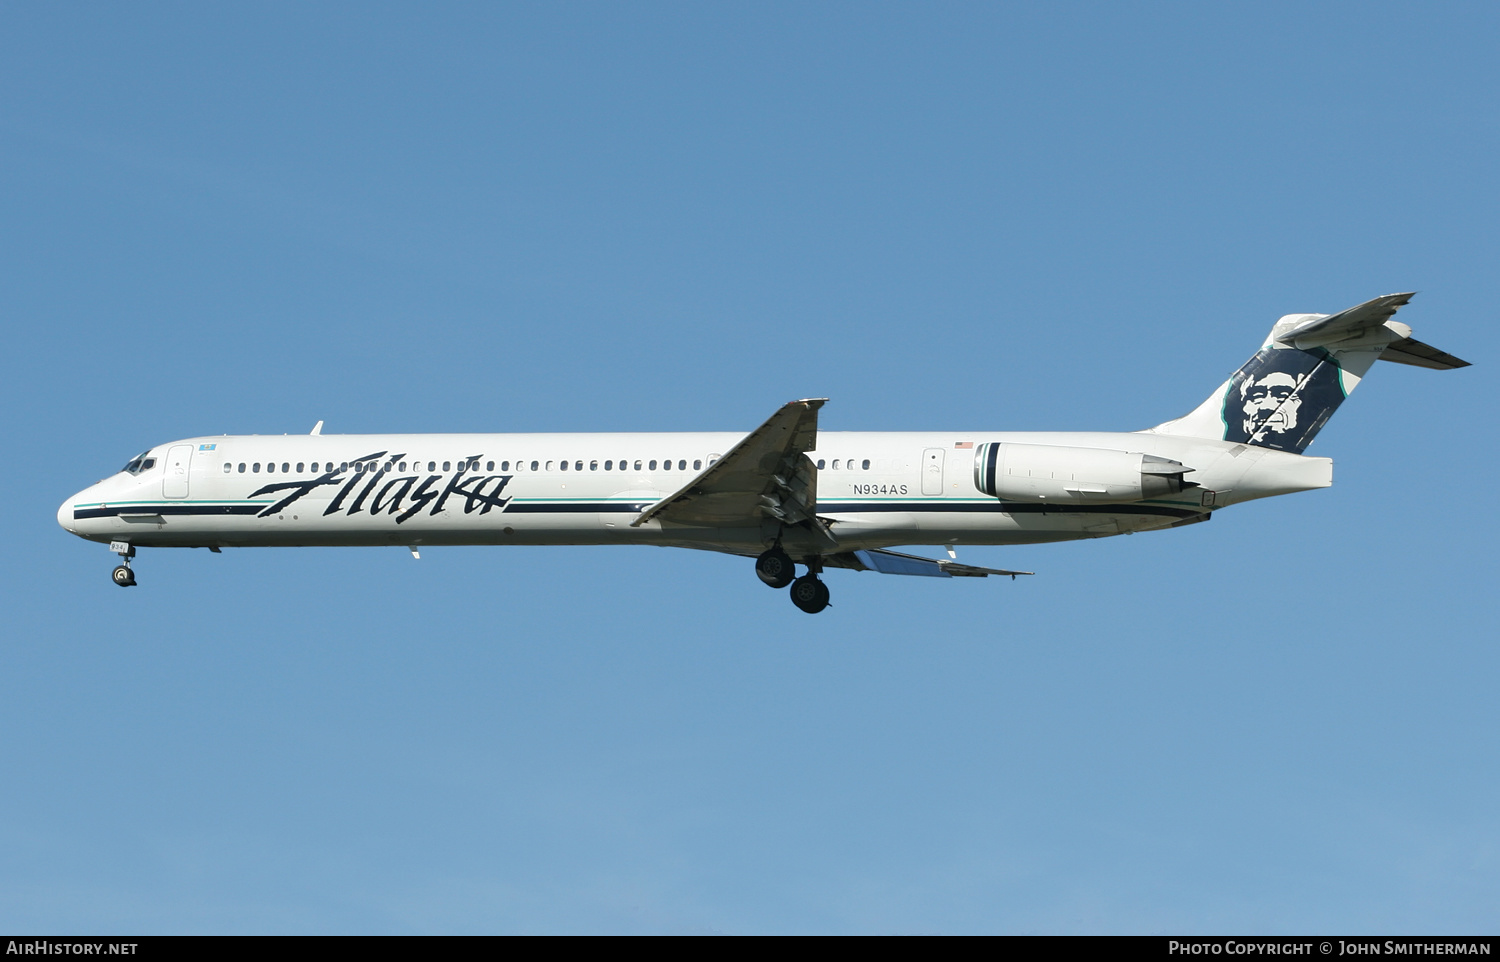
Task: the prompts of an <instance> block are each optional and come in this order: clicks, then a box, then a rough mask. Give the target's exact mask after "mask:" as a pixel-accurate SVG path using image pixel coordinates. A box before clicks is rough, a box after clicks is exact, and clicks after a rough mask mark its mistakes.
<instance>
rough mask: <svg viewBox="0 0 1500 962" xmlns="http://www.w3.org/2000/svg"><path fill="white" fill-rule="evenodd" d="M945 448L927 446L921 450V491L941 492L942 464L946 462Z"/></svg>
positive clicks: (927, 492)
mask: <svg viewBox="0 0 1500 962" xmlns="http://www.w3.org/2000/svg"><path fill="white" fill-rule="evenodd" d="M947 460H948V452H947V449H945V448H928V449H927V450H925V451H923V452H922V493H923V494H926V495H934V494H942V493H943V465H944V464H946V463H947Z"/></svg>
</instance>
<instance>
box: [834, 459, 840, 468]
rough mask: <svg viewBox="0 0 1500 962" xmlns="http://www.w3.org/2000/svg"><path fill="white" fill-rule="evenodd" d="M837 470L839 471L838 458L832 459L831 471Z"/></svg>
mask: <svg viewBox="0 0 1500 962" xmlns="http://www.w3.org/2000/svg"><path fill="white" fill-rule="evenodd" d="M838 469H839V459H838V458H834V459H833V470H835V471H837V470H838Z"/></svg>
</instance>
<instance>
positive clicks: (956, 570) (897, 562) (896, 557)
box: [823, 548, 1033, 579]
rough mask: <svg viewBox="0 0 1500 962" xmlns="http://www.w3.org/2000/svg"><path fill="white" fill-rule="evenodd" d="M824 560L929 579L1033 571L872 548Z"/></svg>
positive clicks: (883, 572) (862, 569)
mask: <svg viewBox="0 0 1500 962" xmlns="http://www.w3.org/2000/svg"><path fill="white" fill-rule="evenodd" d="M823 563H824V564H827V565H830V566H832V567H835V568H853V569H855V570H856V571H878V572H880V573H881V574H883V575H921V576H924V577H928V578H988V577H989V576H990V575H1010V577H1011V578H1012V579H1014V578H1015V577H1016V575H1029V574H1032V573H1033V572H1030V571H1007V570H1005V569H1004V568H980V567H978V566H977V565H964V564H959V563H958V562H957V561H937V560H934V559H932V558H919V557H917V556H916V555H914V554H902V553H901V552H899V551H887V550H885V549H884V548H872V549H870V550H868V551H848V552H844V553H841V554H836V555H830V556H828V557H826V558H824V559H823Z"/></svg>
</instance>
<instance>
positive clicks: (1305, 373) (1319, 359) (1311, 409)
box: [1147, 294, 1467, 454]
mask: <svg viewBox="0 0 1500 962" xmlns="http://www.w3.org/2000/svg"><path fill="white" fill-rule="evenodd" d="M1411 298H1412V295H1411V294H1386V295H1383V296H1381V297H1377V298H1375V299H1374V300H1370V301H1366V302H1365V303H1363V304H1360V305H1358V306H1355V307H1351V308H1349V309H1348V310H1347V311H1340V312H1339V313H1337V314H1288V315H1286V316H1285V317H1283V318H1281V319H1280V320H1279V321H1277V322H1276V325H1275V326H1274V327H1272V328H1271V334H1270V336H1269V337H1268V338H1267V339H1266V342H1265V344H1264V345H1263V346H1262V347H1261V349H1260V351H1258V352H1257V353H1256V355H1255V356H1254V357H1252V358H1251V359H1250V360H1248V361H1246V362H1245V364H1244V366H1243V367H1241V368H1240V369H1239V370H1238V371H1236V372H1235V373H1234V375H1233V376H1232V377H1231V378H1230V379H1229V380H1227V381H1225V382H1224V383H1223V384H1222V385H1220V386H1219V389H1218V390H1217V391H1215V392H1214V393H1213V394H1211V395H1210V396H1209V397H1208V399H1207V400H1205V401H1204V402H1203V403H1202V404H1200V405H1198V407H1197V408H1195V409H1194V410H1193V411H1192V412H1191V413H1189V414H1186V415H1184V416H1182V417H1180V418H1177V419H1176V420H1173V421H1168V422H1166V423H1165V424H1158V425H1157V426H1156V427H1154V428H1150V429H1148V432H1147V433H1150V434H1173V435H1181V436H1185V437H1194V438H1215V439H1221V440H1224V441H1237V442H1240V443H1242V444H1254V445H1257V446H1260V447H1266V448H1273V449H1275V450H1277V451H1289V452H1291V453H1293V454H1301V453H1302V452H1303V451H1305V450H1306V449H1307V446H1308V445H1309V444H1311V443H1312V441H1313V438H1314V437H1316V436H1317V434H1318V432H1319V431H1320V430H1322V428H1323V425H1324V424H1327V423H1328V419H1329V418H1330V417H1332V416H1333V412H1334V411H1337V410H1338V408H1339V405H1340V404H1342V403H1344V398H1346V397H1348V396H1349V395H1350V393H1352V392H1353V391H1354V388H1355V387H1356V386H1358V384H1359V382H1360V380H1361V379H1363V378H1364V376H1365V374H1366V373H1367V372H1368V371H1369V370H1370V366H1371V365H1372V364H1374V363H1375V362H1376V361H1377V360H1378V359H1380V357H1381V355H1382V354H1385V355H1386V356H1387V357H1388V358H1389V359H1390V360H1397V361H1401V362H1402V363H1408V364H1410V363H1418V362H1421V361H1425V362H1426V363H1422V365H1421V366H1426V367H1438V366H1442V367H1450V368H1451V367H1463V366H1467V362H1465V361H1460V360H1459V359H1458V358H1455V357H1453V356H1452V355H1450V354H1444V353H1443V352H1441V351H1438V350H1436V349H1435V348H1431V347H1428V346H1427V345H1425V344H1422V343H1421V342H1420V341H1412V340H1411V328H1410V327H1408V326H1407V325H1405V324H1402V323H1400V322H1399V321H1395V320H1392V317H1393V316H1394V315H1395V313H1396V311H1397V310H1398V309H1400V308H1401V307H1402V306H1403V305H1405V304H1406V303H1407V302H1408V301H1410V300H1411ZM1403 345H1417V346H1418V347H1419V348H1421V349H1423V350H1425V351H1427V352H1431V354H1432V355H1435V356H1440V358H1441V359H1446V360H1445V361H1444V363H1442V364H1441V365H1439V364H1438V363H1435V362H1433V361H1431V360H1429V359H1427V358H1426V357H1425V356H1424V357H1417V355H1416V354H1415V353H1414V351H1415V349H1414V348H1406V347H1403ZM1393 346H1394V348H1395V350H1392V348H1393ZM1409 358H1415V359H1409ZM1449 362H1451V363H1449Z"/></svg>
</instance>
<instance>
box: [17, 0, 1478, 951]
mask: <svg viewBox="0 0 1500 962" xmlns="http://www.w3.org/2000/svg"><path fill="white" fill-rule="evenodd" d="M1497 20H1500V13H1497V11H1496V9H1495V8H1494V7H1493V6H1491V5H1482V4H1447V5H1444V4H1439V5H1429V6H1423V7H1421V8H1416V7H1411V6H1406V5H1382V4H1367V3H1362V4H1312V5H1309V4H1258V5H1254V6H1248V5H1247V6H1240V7H1226V6H1224V5H1199V4H1149V5H1104V4H1080V5H1072V6H1066V7H1058V6H1055V5H1042V4H1033V5H1024V6H1020V5H999V4H980V5H959V4H941V5H933V4H921V5H919V4H900V5H891V4H820V5H807V4H785V5H776V4H753V5H746V4H714V5H693V4H682V5H667V4H639V5H618V4H571V5H566V6H559V5H532V6H505V7H501V6H497V5H446V6H441V7H436V8H430V7H418V6H415V5H404V6H403V5H378V4H359V5H344V6H337V5H331V4H325V5H317V6H308V5H300V4H285V5H275V4H256V5H242V6H240V7H237V8H236V7H226V6H223V5H220V6H215V7H204V6H202V5H196V4H150V5H137V6H133V7H127V6H120V5H107V4H71V5H64V4H50V5H39V4H30V5H18V4H11V5H8V6H6V7H4V8H3V9H0V223H3V224H4V227H5V229H4V230H0V323H3V325H4V335H5V342H6V348H7V349H6V350H5V351H4V352H3V355H0V398H3V403H4V409H5V411H6V413H7V417H6V426H5V434H6V439H7V441H8V445H7V447H8V448H9V449H10V450H11V451H12V463H11V470H9V471H5V472H0V486H3V490H4V493H5V495H6V503H7V504H8V505H9V506H10V508H11V512H10V519H11V522H12V529H13V530H14V531H15V532H16V534H17V537H16V538H14V539H11V540H10V542H9V544H8V545H7V546H6V550H5V551H4V552H3V554H0V574H3V578H4V589H3V594H0V598H3V612H4V615H5V622H6V625H7V630H6V631H5V632H4V641H3V643H0V686H3V690H4V692H5V697H4V698H3V699H0V771H3V772H5V777H4V779H3V780H0V928H4V929H7V930H10V931H36V932H69V933H94V932H142V933H152V932H284V933H301V932H324V933H340V932H389V933H440V932H665V933H673V932H682V933H690V932H730V933H756V932H825V933H846V932H849V933H853V932H889V933H922V932H951V933H960V932H1043V933H1051V932H1063V933H1067V932H1140V933H1198V932H1203V933H1213V932H1222V933H1279V932H1343V933H1347V932H1370V933H1382V932H1405V933H1414V932H1415V933H1437V932H1465V933H1475V932H1482V933H1493V932H1494V931H1495V930H1496V928H1497V910H1496V906H1497V905H1500V816H1497V814H1496V813H1497V812H1500V776H1497V772H1500V764H1497V762H1500V725H1497V721H1500V717H1497V716H1500V709H1497V705H1496V702H1495V698H1494V689H1495V685H1494V679H1495V676H1496V674H1497V671H1500V656H1497V653H1496V630H1495V625H1496V614H1497V612H1496V601H1495V597H1496V593H1495V590H1494V586H1493V576H1494V573H1495V570H1496V569H1495V565H1494V562H1493V551H1494V545H1495V543H1496V536H1497V530H1496V517H1495V507H1494V500H1493V498H1492V497H1491V496H1490V492H1489V487H1488V481H1489V479H1491V478H1493V477H1494V476H1495V474H1496V471H1497V467H1500V465H1497V462H1496V455H1495V445H1494V428H1493V425H1492V424H1491V423H1490V422H1489V421H1487V420H1486V418H1488V417H1490V416H1492V415H1493V412H1494V409H1495V402H1494V390H1493V374H1492V373H1491V372H1492V370H1493V363H1494V362H1493V359H1494V358H1495V356H1496V347H1497V338H1496V334H1495V323H1494V317H1495V305H1496V303H1497V301H1500V291H1497V285H1496V281H1495V268H1494V265H1495V264H1496V262H1497V255H1500V250H1497V248H1500V238H1497V234H1496V229H1495V225H1496V224H1497V222H1500V220H1497V213H1500V210H1497V199H1500V195H1497V189H1496V186H1495V176H1494V170H1495V162H1494V158H1495V157H1496V156H1497V155H1500V100H1497V93H1500V91H1497V83H1500V73H1497V70H1500V68H1497V66H1496V63H1495V58H1494V55H1493V54H1494V50H1495V48H1496V44H1497V40H1500V36H1497ZM1404 290H1417V291H1420V292H1421V293H1420V295H1419V296H1418V297H1417V298H1416V299H1415V300H1414V302H1413V303H1412V305H1411V306H1410V307H1408V308H1405V309H1404V310H1403V312H1402V314H1401V318H1402V320H1404V321H1407V322H1408V323H1410V324H1412V326H1413V327H1414V328H1415V329H1416V336H1418V337H1419V338H1423V339H1424V340H1428V341H1430V342H1431V343H1434V344H1436V345H1437V346H1439V347H1441V348H1443V349H1446V350H1449V351H1452V352H1453V353H1455V354H1458V355H1459V356H1461V357H1465V358H1467V359H1469V360H1471V361H1474V362H1475V367H1473V368H1471V369H1468V370H1464V371H1461V372H1454V373H1442V374H1440V373H1435V372H1429V371H1420V370H1416V369H1411V368H1405V367H1399V366H1396V365H1381V366H1379V367H1378V368H1377V369H1376V370H1375V371H1374V372H1373V373H1372V376H1371V377H1370V378H1369V379H1368V381H1367V383H1366V384H1365V385H1364V386H1363V387H1362V388H1361V390H1360V391H1359V393H1358V394H1357V395H1356V396H1355V397H1354V398H1353V399H1351V401H1350V402H1349V403H1348V404H1346V405H1345V406H1344V407H1343V408H1342V409H1341V411H1340V412H1339V414H1338V416H1337V417H1336V418H1335V420H1334V421H1333V422H1331V424H1330V426H1329V427H1328V428H1327V429H1326V430H1325V431H1324V432H1323V433H1322V435H1320V437H1319V439H1318V441H1317V443H1316V444H1315V445H1314V447H1313V448H1312V449H1311V451H1310V452H1309V453H1312V454H1318V455H1323V456H1329V457H1333V458H1334V459H1335V461H1336V469H1335V480H1336V483H1335V486H1334V487H1333V488H1332V489H1330V490H1326V491H1318V492H1311V493H1306V494H1301V495H1296V496H1292V497H1287V498H1281V499H1273V500H1269V501H1263V502H1259V503H1255V504H1250V505H1244V506H1241V507H1237V508H1234V509H1232V510H1229V511H1226V512H1223V513H1221V514H1219V515H1217V516H1216V517H1215V519H1214V520H1213V522H1212V523H1210V524H1205V525H1198V526H1194V527H1191V528H1186V529H1182V530H1179V531H1170V532H1164V533H1156V534H1145V535H1142V536H1139V537H1122V538H1115V539H1107V540H1102V541H1097V542H1090V543H1075V544H1066V545H1055V546H1039V547H1018V548H968V549H964V550H963V551H962V552H961V554H960V557H961V558H962V559H963V560H966V561H973V562H977V563H981V564H991V565H999V566H1003V567H1019V568H1026V569H1031V570H1035V571H1037V572H1038V575H1037V576H1036V577H1035V578H1031V579H1025V580H1023V581H1019V582H1016V583H1011V582H1009V581H1002V582H997V581H996V580H994V579H990V580H987V581H979V580H974V581H963V582H935V581H934V582H929V581H927V580H924V579H899V578H881V577H879V576H876V575H873V574H855V573H851V572H834V573H833V574H832V575H831V576H830V578H829V581H830V586H831V588H832V591H833V599H834V607H833V608H831V609H829V610H828V611H827V612H825V613H823V614H821V615H818V616H816V617H808V616H806V615H803V614H802V613H801V612H798V611H796V610H795V609H794V608H792V606H791V605H790V604H788V603H787V601H786V599H785V598H782V597H777V596H776V595H775V594H773V593H772V592H770V591H767V590H766V589H765V588H764V587H762V586H761V585H760V584H759V583H758V582H757V581H756V580H755V579H754V577H753V575H752V573H751V570H750V567H749V563H748V562H746V561H744V560H743V559H734V558H725V557H719V556H715V555H708V554H701V555H700V554H697V553H692V552H685V551H663V550H660V549H653V548H618V547H616V548H609V547H599V548H541V549H526V550H521V549H517V550H501V549H485V548H450V549H432V550H430V551H425V552H424V553H423V557H422V559H421V561H420V562H413V561H412V560H411V559H410V558H409V557H408V556H407V554H406V552H405V551H403V550H396V549H390V550H381V549H362V550H356V549H349V550H346V549H304V550H269V549H268V550H240V551H226V552H225V553H224V554H222V555H217V556H215V555H210V554H208V553H206V552H201V551H180V552H173V551H153V552H143V554H142V557H141V558H140V559H139V561H138V564H137V567H138V570H139V571H140V577H141V587H140V588H138V589H136V590H133V591H121V590H119V589H118V588H115V587H114V586H112V585H110V584H109V583H108V571H109V568H110V567H111V566H112V564H113V563H114V562H113V560H112V557H113V556H111V555H109V554H108V553H107V552H106V550H105V549H104V548H103V547H101V546H97V545H92V544H88V543H85V542H82V541H79V540H77V539H75V538H71V537H69V536H68V535H66V534H65V533H64V532H63V531H61V530H60V529H59V528H58V527H57V525H56V522H55V520H54V514H55V511H56V508H57V505H58V504H59V503H60V502H61V501H62V500H63V499H64V498H65V497H66V496H67V495H69V494H71V493H72V492H74V491H76V490H78V489H80V488H82V487H83V486H85V485H87V484H88V483H90V482H92V481H94V480H95V479H96V478H99V477H101V476H103V475H105V474H107V473H109V472H111V471H113V470H115V469H117V468H118V467H119V466H120V465H121V464H123V463H124V462H125V460H127V459H128V458H129V457H130V456H131V455H133V454H134V453H136V452H137V451H139V450H141V449H142V448H145V447H147V446H148V445H152V444H158V443H162V442H165V441H168V440H172V439H174V438H179V437H187V436H192V435H197V434H213V433H263V434H274V433H281V432H291V433H298V432H305V431H307V430H308V429H309V428H310V427H311V426H312V424H313V422H314V421H316V420H319V419H324V420H326V421H327V428H326V430H327V431H328V432H337V433H346V432H347V433H358V432H380V431H568V430H587V431H631V430H652V431H670V430H732V429H743V430H748V429H749V428H751V427H753V426H754V425H756V424H757V423H759V422H760V421H761V420H762V419H764V418H765V417H766V416H768V415H769V414H770V413H771V411H773V410H774V409H775V408H776V406H777V405H779V404H780V403H782V402H784V401H786V400H788V399H791V398H795V397H807V396H828V397H830V398H832V401H831V402H830V404H829V405H828V406H827V407H826V408H825V409H824V412H823V419H822V423H823V426H824V427H825V428H827V429H830V430H919V429H926V428H932V429H945V428H952V429H966V430H967V429H976V430H1002V429H1006V430H1025V429H1061V430H1089V429H1103V430H1131V429H1136V428H1140V427H1145V426H1148V425H1150V424H1154V423H1157V422H1159V421H1162V420H1165V419H1167V418H1170V417H1174V416H1176V415H1179V414H1181V413H1183V412H1185V411H1186V410H1188V409H1189V408H1190V407H1192V406H1193V405H1195V404H1196V403H1197V402H1198V401H1200V400H1201V399H1202V398H1203V397H1204V396H1206V394H1207V393H1208V391H1209V390H1211V389H1212V388H1213V387H1214V386H1215V385H1216V384H1218V383H1219V381H1220V380H1221V379H1222V378H1223V377H1224V376H1225V375H1226V374H1228V372H1230V371H1232V370H1233V369H1234V368H1235V367H1237V366H1238V365H1239V363H1240V362H1241V361H1243V360H1244V359H1245V358H1246V357H1248V356H1249V355H1250V354H1251V353H1253V351H1254V350H1255V348H1256V347H1257V346H1258V345H1259V343H1260V339H1261V338H1262V337H1263V336H1264V334H1265V332H1266V330H1268V329H1269V326H1270V324H1271V323H1272V322H1273V321H1274V320H1275V319H1276V318H1277V317H1278V316H1279V315H1281V314H1285V313H1291V312H1300V311H1325V312H1326V311H1334V310H1339V309H1342V308H1344V307H1348V306H1350V305H1352V304H1355V303H1358V302H1360V301H1363V300H1365V299H1367V298H1369V297H1372V296H1374V295H1376V294H1380V293H1386V292H1391V291H1404Z"/></svg>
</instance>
